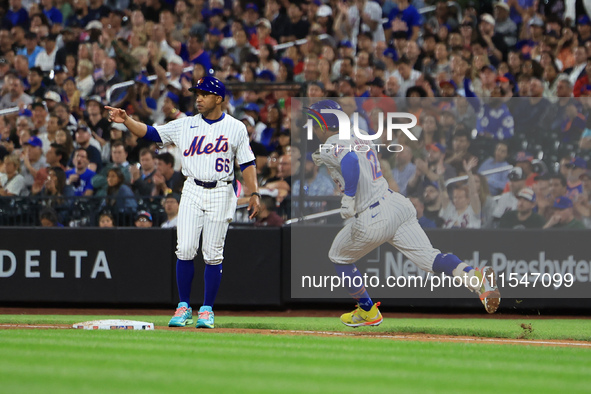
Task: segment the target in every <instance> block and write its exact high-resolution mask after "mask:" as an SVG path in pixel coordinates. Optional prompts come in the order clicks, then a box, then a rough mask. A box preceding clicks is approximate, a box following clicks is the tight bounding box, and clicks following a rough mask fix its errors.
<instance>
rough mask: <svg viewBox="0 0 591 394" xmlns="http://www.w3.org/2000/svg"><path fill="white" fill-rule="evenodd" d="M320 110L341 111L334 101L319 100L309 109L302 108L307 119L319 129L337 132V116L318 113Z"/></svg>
mask: <svg viewBox="0 0 591 394" xmlns="http://www.w3.org/2000/svg"><path fill="white" fill-rule="evenodd" d="M322 109H337V110H339V111H342V110H343V108H341V106H340V104H339V103H337V102H336V101H333V100H321V101H318V102H317V103H314V104H312V105H311V106H310V107H304V113H305V114H306V115H307V116H308V118H309V119H313V120H314V121H315V122H316V124H318V125H319V126H320V128H323V129H333V130H337V129H338V128H339V119H338V118H337V116H336V115H335V114H323V113H321V112H320V110H322Z"/></svg>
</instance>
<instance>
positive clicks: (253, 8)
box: [244, 3, 259, 12]
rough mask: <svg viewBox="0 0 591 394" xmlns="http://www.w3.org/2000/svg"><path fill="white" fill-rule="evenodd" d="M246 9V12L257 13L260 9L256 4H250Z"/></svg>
mask: <svg viewBox="0 0 591 394" xmlns="http://www.w3.org/2000/svg"><path fill="white" fill-rule="evenodd" d="M244 9H245V11H248V10H253V11H255V12H259V7H257V5H256V4H255V3H248V4H247V5H246V7H245V8H244Z"/></svg>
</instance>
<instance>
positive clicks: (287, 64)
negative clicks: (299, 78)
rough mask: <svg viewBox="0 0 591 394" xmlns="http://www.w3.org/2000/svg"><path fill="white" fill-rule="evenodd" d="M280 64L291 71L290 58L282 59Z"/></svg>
mask: <svg viewBox="0 0 591 394" xmlns="http://www.w3.org/2000/svg"><path fill="white" fill-rule="evenodd" d="M280 62H281V63H283V65H284V66H285V67H288V68H290V69H292V70H293V67H294V64H293V60H291V59H290V58H288V57H282V58H281V60H280Z"/></svg>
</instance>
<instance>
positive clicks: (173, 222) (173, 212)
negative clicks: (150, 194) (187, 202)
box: [160, 193, 181, 228]
mask: <svg viewBox="0 0 591 394" xmlns="http://www.w3.org/2000/svg"><path fill="white" fill-rule="evenodd" d="M180 201H181V197H180V196H179V195H178V194H175V193H171V194H169V195H167V196H166V197H165V198H164V202H163V205H164V212H165V213H166V221H165V222H164V223H162V224H161V225H160V227H162V228H176V226H177V221H178V214H179V203H180Z"/></svg>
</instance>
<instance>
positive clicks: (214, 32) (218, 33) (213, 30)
mask: <svg viewBox="0 0 591 394" xmlns="http://www.w3.org/2000/svg"><path fill="white" fill-rule="evenodd" d="M207 33H209V34H211V35H212V36H219V35H220V34H222V32H221V31H219V30H218V29H216V28H215V27H214V28H213V29H209V31H208V32H207Z"/></svg>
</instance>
